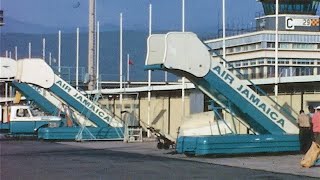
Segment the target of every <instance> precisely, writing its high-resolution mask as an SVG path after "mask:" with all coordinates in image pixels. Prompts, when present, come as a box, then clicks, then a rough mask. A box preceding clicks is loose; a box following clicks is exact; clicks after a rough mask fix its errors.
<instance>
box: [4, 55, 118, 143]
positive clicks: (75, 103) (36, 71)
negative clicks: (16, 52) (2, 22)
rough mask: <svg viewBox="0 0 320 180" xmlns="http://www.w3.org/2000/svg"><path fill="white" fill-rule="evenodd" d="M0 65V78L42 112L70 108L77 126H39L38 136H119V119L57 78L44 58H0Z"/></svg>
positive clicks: (71, 138) (88, 137)
mask: <svg viewBox="0 0 320 180" xmlns="http://www.w3.org/2000/svg"><path fill="white" fill-rule="evenodd" d="M0 65H1V66H0V68H1V72H2V73H0V78H1V79H3V80H7V81H11V83H12V85H14V86H15V87H16V88H17V89H18V90H19V91H20V92H21V93H22V94H23V95H24V96H25V97H26V98H27V99H28V100H32V101H33V102H35V103H36V104H37V105H38V106H39V107H40V108H41V109H42V110H44V111H45V112H47V113H49V114H55V113H57V112H58V111H62V112H64V111H66V109H68V110H71V111H72V118H73V119H76V123H75V124H77V125H78V126H72V127H59V128H42V129H40V130H39V131H38V137H39V138H41V139H64V140H74V139H75V138H76V136H77V135H79V132H82V134H81V135H82V138H83V139H90V138H92V137H94V138H95V139H112V140H116V139H123V132H124V125H123V124H124V123H123V121H122V120H121V119H120V118H119V117H117V116H115V115H114V114H113V113H112V112H111V111H109V110H108V109H101V108H100V107H99V106H98V105H97V104H96V103H95V102H92V101H91V100H90V99H88V98H87V97H86V96H84V95H83V94H82V93H81V92H79V91H78V90H76V89H75V88H73V87H72V86H71V85H70V84H68V83H67V82H66V81H64V80H63V79H61V78H60V77H59V76H58V75H56V74H55V73H54V72H53V70H52V69H51V67H50V66H49V65H48V64H47V63H46V62H45V61H44V60H42V59H22V60H18V61H15V60H13V59H9V58H1V60H0ZM66 107H68V108H66ZM65 113H66V112H65ZM84 126H85V131H83V129H84Z"/></svg>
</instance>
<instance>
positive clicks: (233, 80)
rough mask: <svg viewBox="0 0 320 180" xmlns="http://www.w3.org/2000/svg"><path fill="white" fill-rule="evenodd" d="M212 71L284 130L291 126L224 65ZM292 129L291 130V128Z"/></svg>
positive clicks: (218, 65)
mask: <svg viewBox="0 0 320 180" xmlns="http://www.w3.org/2000/svg"><path fill="white" fill-rule="evenodd" d="M211 71H212V72H213V73H215V74H216V75H217V76H218V77H220V78H221V79H222V80H223V81H224V82H225V83H227V84H228V85H229V86H230V87H232V88H233V89H234V90H235V91H236V92H237V93H239V94H240V95H241V96H242V97H244V98H245V99H246V100H247V101H248V102H249V103H251V104H252V105H253V106H255V107H256V109H258V110H260V111H261V112H262V113H263V114H265V115H266V116H267V117H268V118H269V119H271V120H272V121H274V122H275V123H276V124H277V125H278V126H279V127H281V128H282V129H286V130H288V128H289V126H290V125H289V124H288V123H287V121H286V120H285V119H286V118H285V117H284V116H283V115H282V114H280V113H279V112H278V111H277V110H275V109H274V108H273V107H272V106H270V105H268V104H267V103H265V102H264V101H263V100H262V99H261V97H260V96H259V95H258V94H256V93H255V92H254V91H253V90H252V89H251V88H249V87H248V86H246V85H243V84H242V82H241V80H239V79H238V78H237V77H236V76H234V75H233V74H232V73H230V72H229V71H227V70H226V69H225V68H224V67H223V66H222V65H220V64H217V65H216V66H214V67H213V68H212V69H211ZM289 129H290V128H289Z"/></svg>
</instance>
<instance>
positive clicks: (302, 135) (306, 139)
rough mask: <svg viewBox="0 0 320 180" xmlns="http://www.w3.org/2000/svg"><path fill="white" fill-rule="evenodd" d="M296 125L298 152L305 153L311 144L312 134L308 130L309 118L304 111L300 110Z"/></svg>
mask: <svg viewBox="0 0 320 180" xmlns="http://www.w3.org/2000/svg"><path fill="white" fill-rule="evenodd" d="M297 123H298V126H299V141H300V152H301V153H306V152H307V151H308V150H309V148H310V146H311V143H312V133H311V130H310V127H311V126H310V117H309V116H308V115H307V114H305V113H304V110H300V114H299V116H298V120H297Z"/></svg>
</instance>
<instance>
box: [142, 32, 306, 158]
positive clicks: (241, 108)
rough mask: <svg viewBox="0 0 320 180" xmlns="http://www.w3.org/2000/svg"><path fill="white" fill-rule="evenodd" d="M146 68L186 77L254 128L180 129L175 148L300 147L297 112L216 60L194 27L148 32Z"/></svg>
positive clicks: (233, 150) (208, 151) (236, 150)
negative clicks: (221, 130)
mask: <svg viewBox="0 0 320 180" xmlns="http://www.w3.org/2000/svg"><path fill="white" fill-rule="evenodd" d="M147 43H148V51H147V58H146V66H145V69H147V70H162V71H168V72H171V73H173V74H175V75H178V76H183V77H186V78H188V79H189V80H190V81H191V82H192V83H193V84H194V85H195V86H196V87H197V88H198V89H200V90H201V91H202V92H203V93H204V94H206V95H208V96H209V97H210V98H211V99H212V100H214V101H215V102H216V103H218V104H219V105H220V106H221V107H223V108H224V109H226V110H227V111H228V112H229V113H230V114H234V115H235V116H236V117H237V118H238V119H241V120H242V121H243V122H244V123H245V124H247V125H249V126H250V128H251V129H252V130H253V133H252V134H237V132H233V133H229V134H225V135H203V136H191V135H185V134H184V133H183V132H181V130H180V133H179V135H178V139H177V144H176V150H177V152H178V153H185V154H187V155H207V154H233V153H236V154H238V153H259V152H295V151H299V146H300V145H299V140H298V127H297V126H296V125H295V118H294V117H293V116H292V115H291V114H290V113H288V112H287V111H285V110H284V109H283V108H282V107H281V106H280V105H279V104H277V103H276V102H275V101H273V100H272V99H271V98H269V99H267V100H266V98H265V97H264V98H262V97H260V95H259V94H258V93H256V92H258V91H260V92H261V90H260V89H259V88H257V87H256V86H254V85H253V87H256V89H255V90H253V89H251V88H250V87H249V86H247V85H246V84H245V83H244V82H243V81H242V80H240V79H239V78H238V77H237V76H236V75H234V74H233V73H232V72H231V71H229V70H228V69H226V68H225V67H224V66H223V65H222V64H221V63H220V61H215V60H213V59H212V57H211V52H210V48H208V47H207V46H206V45H204V44H203V42H201V41H200V40H199V39H198V37H197V36H196V35H195V34H194V33H190V32H186V33H181V32H170V33H168V34H154V35H151V36H149V38H148V42H147Z"/></svg>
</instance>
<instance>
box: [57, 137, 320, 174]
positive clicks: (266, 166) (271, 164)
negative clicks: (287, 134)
mask: <svg viewBox="0 0 320 180" xmlns="http://www.w3.org/2000/svg"><path fill="white" fill-rule="evenodd" d="M58 143H59V144H64V145H69V146H74V147H83V148H88V149H95V150H101V149H103V150H111V151H117V152H127V153H136V154H141V155H151V156H158V157H166V158H172V159H180V160H187V161H195V162H202V163H208V164H215V165H224V166H230V167H240V168H247V169H254V170H263V171H268V172H275V173H285V174H292V175H299V176H309V177H316V178H320V166H314V167H311V168H303V167H301V166H300V161H301V159H302V158H303V156H304V155H303V154H293V155H292V154H291V155H288V154H272V155H269V154H264V155H241V156H220V157H219V156H216V157H212V156H210V157H202V156H201V157H187V156H185V155H184V154H177V153H175V151H174V149H169V150H159V149H157V148H156V144H157V143H156V142H155V141H148V142H138V143H123V142H119V141H108V142H105V141H86V142H58Z"/></svg>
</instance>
